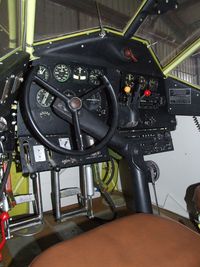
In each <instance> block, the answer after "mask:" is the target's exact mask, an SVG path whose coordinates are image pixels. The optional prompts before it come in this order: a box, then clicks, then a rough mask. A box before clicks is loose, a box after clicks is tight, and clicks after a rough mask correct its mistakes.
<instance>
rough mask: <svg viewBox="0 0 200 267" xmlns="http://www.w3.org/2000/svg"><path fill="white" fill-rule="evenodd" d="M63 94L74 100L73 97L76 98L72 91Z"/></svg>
mask: <svg viewBox="0 0 200 267" xmlns="http://www.w3.org/2000/svg"><path fill="white" fill-rule="evenodd" d="M63 94H64V95H65V96H66V97H68V98H72V97H74V96H76V94H75V93H74V92H73V91H71V90H66V91H64V93H63Z"/></svg>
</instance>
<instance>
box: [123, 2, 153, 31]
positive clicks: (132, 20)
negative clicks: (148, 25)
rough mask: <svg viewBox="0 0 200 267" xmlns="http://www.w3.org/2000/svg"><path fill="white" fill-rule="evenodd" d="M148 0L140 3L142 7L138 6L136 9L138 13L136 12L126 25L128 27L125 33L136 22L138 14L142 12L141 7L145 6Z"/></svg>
mask: <svg viewBox="0 0 200 267" xmlns="http://www.w3.org/2000/svg"><path fill="white" fill-rule="evenodd" d="M147 1H148V0H143V2H142V4H141V5H140V7H139V8H138V10H137V11H136V13H135V14H134V16H133V17H132V18H131V19H130V21H129V22H128V24H127V25H126V27H125V28H124V30H123V35H124V34H125V33H126V32H127V30H128V29H129V27H130V26H131V24H132V23H133V22H134V20H135V18H136V17H137V16H138V14H139V13H140V11H141V9H142V8H143V7H144V5H145V4H146V3H147Z"/></svg>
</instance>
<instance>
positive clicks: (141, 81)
mask: <svg viewBox="0 0 200 267" xmlns="http://www.w3.org/2000/svg"><path fill="white" fill-rule="evenodd" d="M138 82H139V84H140V88H141V90H144V89H145V88H146V86H147V80H146V79H145V77H144V76H140V77H139V81H138Z"/></svg>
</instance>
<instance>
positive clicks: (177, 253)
mask: <svg viewBox="0 0 200 267" xmlns="http://www.w3.org/2000/svg"><path fill="white" fill-rule="evenodd" d="M30 266H31V267H50V266H51V267H54V266H55V267H68V266H69V267H93V266H94V267H111V266H112V267H123V266H126V267H129V266H130V267H199V266H200V236H199V235H198V234H197V233H195V232H193V231H192V230H190V229H188V228H187V227H185V226H183V225H182V224H180V223H178V222H175V221H173V220H170V219H165V218H161V217H158V216H155V215H149V214H137V215H131V216H127V217H124V218H122V219H118V220H115V221H113V222H110V223H107V224H104V225H102V226H100V227H98V228H96V229H94V230H91V231H89V232H87V233H84V234H82V235H80V236H78V237H75V238H73V239H72V240H67V241H64V242H61V243H59V244H57V245H55V246H53V247H51V248H49V249H48V250H46V251H45V252H43V253H42V254H41V255H39V256H38V257H37V258H36V259H35V260H34V261H33V262H32V264H31V265H30Z"/></svg>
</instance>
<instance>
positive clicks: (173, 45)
mask: <svg viewBox="0 0 200 267" xmlns="http://www.w3.org/2000/svg"><path fill="white" fill-rule="evenodd" d="M199 9H200V3H199V1H198V0H194V1H189V0H166V1H164V0H144V1H141V0H135V1H133V0H125V1H121V0H117V1H112V0H85V1H80V0H74V1H68V0H67V1H63V0H44V1H39V0H25V1H24V0H0V163H1V164H0V171H1V172H0V177H1V180H0V212H1V214H0V221H1V235H2V240H1V241H0V252H1V251H2V255H3V259H2V261H3V262H4V264H5V266H6V267H7V266H10V267H12V266H13V267H14V266H24V267H25V266H29V264H31V261H32V260H33V258H34V257H35V256H38V254H40V253H39V252H33V255H32V256H30V257H29V258H28V257H27V259H26V255H25V254H26V253H27V252H26V253H24V259H25V260H24V262H23V260H22V259H21V258H20V257H21V255H20V249H19V247H18V246H16V244H17V243H16V242H17V239H18V238H21V237H23V238H25V239H23V241H22V240H21V241H19V240H20V239H19V240H18V242H22V243H23V242H26V241H25V240H26V237H27V236H28V237H29V232H31V231H33V232H34V234H33V235H32V234H31V236H35V235H36V236H37V237H38V235H39V233H40V234H41V236H42V235H43V234H44V235H45V232H46V233H47V232H48V231H47V230H46V228H45V227H46V226H48V227H49V228H51V229H53V228H55V229H57V230H56V231H57V232H58V231H60V230H58V229H61V232H62V233H61V232H59V235H60V236H62V235H63V236H64V235H65V234H66V235H67V233H68V232H67V231H68V230H66V229H65V231H64V227H65V226H66V225H67V224H68V223H71V221H70V220H72V219H74V218H75V220H77V217H78V218H79V217H81V216H82V217H83V216H85V217H87V219H88V225H89V223H90V221H92V222H93V221H94V220H95V218H96V211H95V203H98V201H99V202H100V203H101V206H102V203H103V204H104V208H105V207H106V208H109V209H110V212H111V214H112V216H111V217H112V219H111V220H110V219H108V220H107V219H102V221H103V222H102V224H104V223H105V224H106V225H107V221H111V222H109V223H108V224H110V225H112V223H114V224H115V221H116V222H117V221H118V216H119V214H120V212H118V209H124V210H126V213H128V214H136V215H131V216H140V215H141V216H143V215H144V218H146V217H145V216H147V218H148V215H149V216H156V218H157V216H160V217H166V216H167V215H166V214H168V213H170V215H171V216H172V218H173V219H174V217H175V215H173V214H178V215H177V217H176V218H178V219H177V220H178V221H180V220H183V218H187V222H188V224H190V226H191V224H192V223H191V221H192V222H193V229H194V227H195V226H196V225H199V224H200V223H199V221H198V218H199V217H198V216H199V214H200V208H199V210H198V203H196V202H195V201H197V200H198V196H199V199H200V193H199V192H200V189H199V192H198V190H197V189H198V184H199V177H198V163H197V157H196V156H195V153H197V151H198V149H199V148H200V147H199V143H200V142H199V140H200V139H199V132H198V131H199V130H200V121H199V120H198V116H199V115H200V109H199V105H200V99H199V97H200V93H199V90H200V56H199V49H200V28H199V21H200V16H199V14H200V12H199ZM181 127H182V128H181ZM192 127H193V128H194V129H195V130H192ZM184 138H185V139H184ZM192 149H193V150H192ZM194 151H196V152H194ZM195 160H196V161H195ZM188 166H190V167H188ZM188 176H193V177H188ZM191 186H193V187H192V189H191ZM189 193H190V202H188V201H189V200H188V198H189V196H188V195H189ZM102 199H103V200H102ZM119 202H120V204H119ZM194 202H195V203H194ZM63 203H64V204H63ZM199 207H200V204H199ZM68 209H69V210H68ZM49 214H51V216H52V217H53V218H54V219H52V218H51V219H49V217H48V216H50V215H49ZM138 214H139V215H138ZM152 214H156V215H152ZM126 216H127V214H126ZM126 216H125V217H126ZM47 217H48V220H50V221H48V220H47ZM82 217H81V218H82ZM97 217H98V216H97ZM169 217H170V216H169ZM180 217H181V219H180ZM128 218H129V216H128ZM141 218H143V217H141ZM153 218H154V217H153ZM122 220H123V219H122ZM128 220H129V219H128ZM153 220H154V219H153ZM52 221H53V223H52ZM112 221H113V222H112ZM50 224H51V226H50ZM57 224H58V225H57ZM144 224H145V219H144ZM52 225H53V226H52ZM147 225H148V223H147ZM194 225H195V226H194ZM103 227H104V225H103ZM106 227H107V226H105V229H106ZM109 227H111V226H108V228H109ZM119 227H120V226H119ZM142 227H143V226H141V228H142ZM108 228H107V229H108ZM125 228H126V227H125ZM190 228H191V227H190ZM38 229H39V231H38ZM76 229H77V228H76ZM88 229H89V226H88ZM109 229H110V228H109ZM195 230H196V231H197V232H198V230H197V229H195ZM97 231H98V230H97ZM100 231H101V230H100ZM106 231H107V230H105V233H107V232H106ZM109 231H110V230H109ZM127 231H128V230H127ZM89 232H90V231H89ZM26 233H28V234H27V235H26ZM60 233H61V234H60ZM109 233H110V232H109ZM89 234H90V233H89ZM94 235H95V234H94ZM12 236H13V237H12ZM41 236H40V238H41ZM63 236H62V237H63ZM123 236H126V233H124V235H123ZM155 236H156V234H155ZM43 237H44V236H42V238H43ZM38 238H39V237H38ZM80 238H81V237H80ZM94 238H96V237H94ZM122 238H124V237H122ZM133 238H134V237H133ZM198 238H199V237H198ZM67 239H69V238H67ZM83 239H84V238H83ZM86 239H87V237H86ZM100 239H101V238H100ZM6 240H8V241H7V242H6ZM47 240H48V237H47ZM150 240H151V237H150ZM180 240H181V238H180ZM188 240H189V239H188ZM199 240H200V238H199ZM12 241H13V245H12ZM61 241H62V238H61ZM47 242H48V241H47ZM69 242H70V241H69ZM72 242H73V240H72ZM88 242H89V241H88ZM102 242H103V241H102ZM106 242H107V241H106ZM143 242H145V241H143ZM174 242H176V241H174ZM195 242H196V241H195ZM197 242H198V240H197ZM49 243H50V244H49V246H48V245H45V248H47V247H50V246H51V244H54V243H57V242H54V241H53V242H49ZM97 243H98V238H97ZM199 243H200V241H199ZM72 244H73V243H72ZM74 244H76V241H74ZM67 246H68V247H69V251H70V243H69V245H67ZM76 246H77V244H76ZM159 246H160V245H158V247H159ZM16 247H18V248H17V249H16ZM12 249H13V251H17V252H16V254H15V255H14V257H13V259H12V260H8V258H9V257H8V255H11V254H12ZM9 250H11V252H9ZM21 251H22V253H23V249H22V250H21ZM24 251H26V250H24ZM60 251H62V248H61V250H60ZM40 252H41V251H40ZM56 253H57V252H56ZM59 253H60V252H59ZM66 253H67V251H66ZM191 253H192V252H191ZM44 255H45V254H44ZM55 255H57V254H55ZM118 255H119V254H118ZM18 257H19V258H20V260H21V261H22V262H23V263H19V261H18V259H17V258H18ZM42 257H44V258H42V260H41V261H40V258H39V260H38V263H39V264H40V265H37V264H38V263H37V260H36V261H35V263H34V262H33V265H30V266H33V267H37V266H41V267H42V266H43V267H45V266H47V265H48V264H49V263H47V262H48V260H47V259H45V256H42ZM56 257H58V256H56ZM62 257H63V256H62ZM62 257H61V258H62ZM78 257H79V256H78ZM78 257H77V258H78ZM80 257H81V256H80ZM91 257H92V256H91ZM194 257H196V256H194ZM46 258H48V257H46ZM44 259H45V260H44ZM196 259H197V261H198V262H199V263H200V256H199V257H196ZM46 260H47V261H46ZM74 260H75V259H74ZM44 262H46V263H45V264H47V265H45V264H44ZM63 262H64V261H63ZM91 262H92V261H91ZM91 262H88V263H87V264H86V263H85V264H86V265H84V264H83V263H80V262H79V263H78V261H77V263H76V264H80V266H83V267H84V266H98V265H94V264H93V265H92V263H91ZM113 262H114V261H113ZM124 262H126V260H125V261H124ZM173 262H174V261H172V262H171V263H170V264H171V266H183V265H181V264H182V263H181V261H180V263H181V264H180V265H174V263H173ZM129 263H130V262H129ZM129 263H127V265H126V264H125V263H123V264H124V265H122V263H120V260H119V265H116V264H117V263H116V262H115V263H112V264H113V265H112V264H110V265H108V266H136V267H140V266H147V265H133V262H131V264H132V265H130V264H129ZM195 263H197V262H195ZM20 264H21V265H20ZM34 264H35V265H34ZM42 264H44V265H42ZM55 264H58V265H55ZM60 264H61V263H60ZM62 264H63V263H62ZM62 264H61V265H59V261H58V263H54V265H55V266H66V265H62ZM66 264H67V263H66ZM70 264H71V263H70ZM74 264H75V263H74ZM76 264H75V265H74V266H78V265H76ZM81 264H83V265H81ZM134 264H136V263H135V262H134ZM102 265H103V261H102ZM197 265H198V263H197ZM197 265H187V264H186V265H185V266H190V267H193V266H197ZM69 266H72V265H69ZM149 266H156V265H155V264H153V263H152V265H149ZM160 266H162V265H160ZM163 266H165V265H163ZM167 266H170V265H166V267H167Z"/></svg>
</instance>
